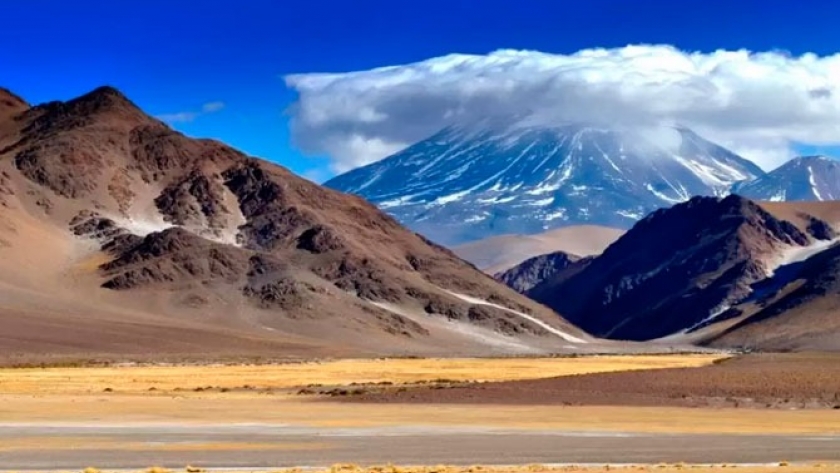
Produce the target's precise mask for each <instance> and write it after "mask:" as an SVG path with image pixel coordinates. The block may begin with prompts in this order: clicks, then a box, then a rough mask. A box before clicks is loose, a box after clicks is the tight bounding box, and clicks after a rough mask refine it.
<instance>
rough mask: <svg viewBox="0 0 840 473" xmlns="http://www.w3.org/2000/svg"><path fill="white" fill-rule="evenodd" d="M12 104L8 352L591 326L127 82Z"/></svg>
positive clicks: (381, 345) (403, 347)
mask: <svg viewBox="0 0 840 473" xmlns="http://www.w3.org/2000/svg"><path fill="white" fill-rule="evenodd" d="M2 110H5V111H6V112H7V113H6V115H5V118H1V117H0V214H2V217H3V218H0V222H2V224H0V301H2V302H0V304H2V306H0V309H2V310H0V319H2V322H3V334H2V336H0V352H2V353H5V354H10V353H12V354H17V355H18V356H19V357H20V358H26V357H27V356H38V357H50V356H53V355H55V356H61V357H65V358H66V357H72V356H78V357H86V356H92V355H103V356H106V357H107V356H112V355H113V356H116V357H126V356H132V357H154V356H158V357H161V358H163V357H180V356H184V357H193V358H201V357H205V358H206V357H208V356H209V357H212V356H216V357H225V356H260V357H270V358H282V357H286V356H314V355H319V356H338V355H347V354H356V355H362V356H366V355H381V354H391V355H404V354H423V355H428V354H438V355H467V354H472V355H488V354H509V353H522V352H526V353H533V352H546V351H568V350H570V349H574V347H571V345H570V343H569V340H567V339H564V337H561V336H558V333H564V334H566V333H567V334H569V335H570V337H568V338H570V339H574V340H580V339H582V338H587V337H586V336H585V335H584V334H582V333H581V332H580V331H579V330H577V329H575V328H574V327H572V326H570V325H569V324H568V323H567V322H565V321H564V320H563V319H562V318H560V317H559V316H558V315H557V314H555V313H553V312H552V311H550V310H548V309H547V308H545V307H543V306H541V305H539V304H536V303H534V302H533V301H531V300H529V299H527V298H525V297H523V296H521V295H519V294H517V293H516V292H515V291H512V290H510V289H508V288H506V287H504V286H503V285H501V284H498V283H497V282H495V281H494V280H492V279H491V278H489V277H487V276H486V275H485V274H483V273H481V272H479V271H476V270H475V269H474V268H473V267H471V266H470V265H468V264H466V263H465V262H463V261H461V260H460V259H458V258H457V257H455V256H454V255H453V254H452V253H451V252H449V251H448V250H446V249H444V248H441V247H439V246H436V245H433V244H431V243H429V242H427V241H425V240H424V239H422V238H421V237H419V236H418V235H416V234H414V233H412V232H409V231H408V230H406V229H404V228H403V227H401V226H400V225H399V224H398V223H397V222H396V221H395V220H393V219H392V218H390V217H388V216H386V215H385V214H383V213H382V212H380V211H379V210H377V209H376V208H375V207H374V206H372V205H371V204H369V203H367V202H365V201H364V200H362V199H360V198H357V197H353V196H349V195H345V194H341V193H338V192H335V191H332V190H328V189H326V188H323V187H320V186H317V185H315V184H312V183H310V182H308V181H306V180H304V179H301V178H299V177H297V176H295V175H294V174H292V173H290V172H289V171H288V170H286V169H284V168H282V167H279V166H276V165H273V164H270V163H267V162H264V161H260V160H257V159H255V158H250V157H248V156H245V155H244V154H242V153H240V152H238V151H236V150H234V149H232V148H229V147H227V146H225V145H223V144H221V143H218V142H215V141H210V140H195V139H190V138H187V137H185V136H183V135H181V134H180V133H177V132H175V131H173V130H171V129H170V128H169V127H167V126H166V125H165V124H163V123H161V122H159V121H157V120H155V119H153V118H151V117H149V116H148V115H146V114H145V113H143V112H142V111H141V110H140V109H139V108H137V107H136V106H135V105H134V104H133V103H131V102H130V101H129V100H128V99H127V98H125V97H124V96H122V94H120V93H119V92H118V91H116V90H114V89H112V88H107V87H106V88H100V89H97V90H96V91H93V92H91V93H89V94H87V95H85V96H83V97H80V98H78V99H74V100H71V101H68V102H54V103H49V104H45V105H41V106H36V107H33V108H25V107H18V106H15V107H11V106H10V107H6V108H2ZM460 295H465V296H469V297H470V298H465V297H461V296H460ZM484 301H486V302H484ZM521 314H526V315H525V316H523V315H521Z"/></svg>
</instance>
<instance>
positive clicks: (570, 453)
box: [0, 423, 840, 470]
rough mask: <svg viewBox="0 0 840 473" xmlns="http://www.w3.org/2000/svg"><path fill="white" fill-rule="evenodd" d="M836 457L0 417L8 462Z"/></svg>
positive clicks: (673, 439)
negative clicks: (15, 420)
mask: <svg viewBox="0 0 840 473" xmlns="http://www.w3.org/2000/svg"><path fill="white" fill-rule="evenodd" d="M782 460H785V461H838V460H840V436H838V435H825V434H823V435H767V436H762V435H687V434H679V435H669V434H651V433H630V432H574V431H562V430H534V429H495V428H482V427H419V426H408V425H406V426H400V427H375V428H371V427H366V428H324V427H304V426H295V425H281V424H175V423H145V424H144V423H132V424H122V425H121V424H104V423H63V424H52V425H50V424H47V423H14V424H0V465H2V466H3V468H4V469H11V470H27V469H28V470H31V469H80V468H84V467H86V466H90V465H95V466H97V467H103V468H112V469H113V468H143V467H147V466H149V465H162V466H167V467H172V468H175V467H183V466H184V465H187V464H190V465H198V466H208V467H211V466H212V467H216V468H220V467H243V468H244V467H248V468H268V467H283V466H326V465H331V464H335V463H345V462H351V463H357V464H385V463H397V464H527V463H658V462H683V461H684V462H697V463H718V462H726V463H767V462H779V461H782Z"/></svg>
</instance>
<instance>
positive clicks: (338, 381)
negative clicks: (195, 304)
mask: <svg viewBox="0 0 840 473" xmlns="http://www.w3.org/2000/svg"><path fill="white" fill-rule="evenodd" d="M722 358H725V356H723V355H717V354H697V355H651V356H644V355H636V356H592V357H578V358H500V359H486V358H467V359H464V358H460V359H458V358H430V359H378V360H377V359H364V360H336V361H320V362H304V363H287V364H268V365H216V366H214V365H196V366H111V367H79V368H66V367H46V368H12V369H0V394H62V395H64V394H85V393H102V392H104V391H106V390H107V391H108V392H112V393H122V394H126V393H131V394H139V393H145V394H150V393H161V392H171V391H174V390H183V391H191V390H195V389H197V388H204V387H213V388H216V389H228V390H236V389H241V388H243V387H245V388H259V389H289V388H295V387H301V386H307V385H314V384H319V385H349V384H351V383H360V384H362V383H381V382H390V383H395V384H400V383H416V382H429V381H434V380H440V379H446V380H452V381H504V380H520V379H534V378H548V377H554V376H568V375H576V374H587V373H601V372H610V371H625V370H645V369H662V368H683V367H698V366H704V365H707V364H710V363H712V362H714V361H716V360H719V359H722Z"/></svg>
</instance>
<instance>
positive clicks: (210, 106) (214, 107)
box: [201, 102, 225, 113]
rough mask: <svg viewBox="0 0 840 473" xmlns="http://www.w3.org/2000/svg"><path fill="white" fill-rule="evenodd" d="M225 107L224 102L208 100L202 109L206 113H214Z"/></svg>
mask: <svg viewBox="0 0 840 473" xmlns="http://www.w3.org/2000/svg"><path fill="white" fill-rule="evenodd" d="M223 108H225V103H224V102H207V103H206V104H204V105H202V106H201V111H202V112H204V113H214V112H218V111H219V110H221V109H223Z"/></svg>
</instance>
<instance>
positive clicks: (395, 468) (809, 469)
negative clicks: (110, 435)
mask: <svg viewBox="0 0 840 473" xmlns="http://www.w3.org/2000/svg"><path fill="white" fill-rule="evenodd" d="M733 468H735V465H727V464H725V463H721V464H686V463H661V464H657V465H634V464H614V465H542V464H531V465H519V466H514V465H499V466H487V465H471V466H458V465H436V466H400V465H379V466H357V465H353V464H336V465H332V466H330V467H329V468H314V469H307V470H306V471H307V472H308V473H606V472H616V471H617V472H653V471H655V472H659V473H674V472H682V471H685V470H687V469H690V470H691V471H693V472H695V473H718V472H724V471H732V469H733ZM86 471H87V472H89V473H110V472H109V471H107V470H103V471H99V470H96V469H95V468H88V469H87V470H86ZM204 471H209V470H206V469H202V468H199V467H195V466H187V467H184V468H181V469H172V470H167V469H165V468H161V467H151V468H147V469H143V470H123V471H121V472H120V473H202V472H204ZM223 471H226V472H227V473H269V472H271V473H302V472H303V471H304V470H302V469H300V468H290V469H275V470H262V469H253V470H235V469H233V470H230V469H226V470H223ZM736 471H738V472H740V473H774V472H798V473H837V472H840V464H836V463H790V462H780V463H778V464H775V463H774V464H767V465H739V466H737V470H736Z"/></svg>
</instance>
